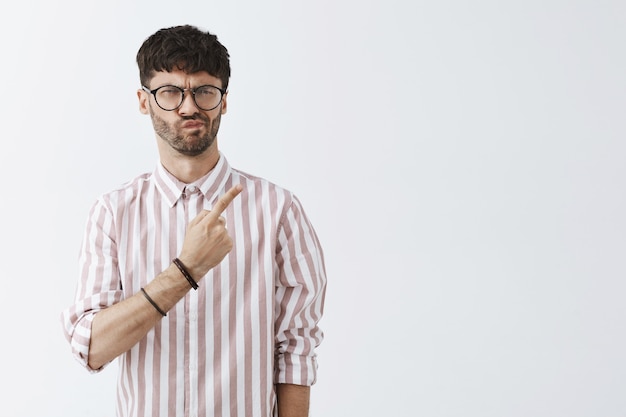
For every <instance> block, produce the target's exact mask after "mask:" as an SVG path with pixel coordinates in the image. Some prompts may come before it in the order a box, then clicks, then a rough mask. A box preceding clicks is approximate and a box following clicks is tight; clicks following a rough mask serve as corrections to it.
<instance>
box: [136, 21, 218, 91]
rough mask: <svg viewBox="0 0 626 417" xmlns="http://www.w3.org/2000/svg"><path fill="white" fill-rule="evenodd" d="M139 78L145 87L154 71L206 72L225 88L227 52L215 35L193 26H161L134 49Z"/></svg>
mask: <svg viewBox="0 0 626 417" xmlns="http://www.w3.org/2000/svg"><path fill="white" fill-rule="evenodd" d="M137 65H138V66H139V80H140V81H141V84H142V85H145V86H147V85H148V82H149V81H150V80H151V79H152V77H153V76H154V73H155V72H158V71H168V72H169V71H172V70H175V69H180V70H183V71H185V72H186V73H188V74H193V73H195V72H200V71H206V72H208V73H209V74H210V75H212V76H213V77H216V78H219V79H220V80H221V81H222V88H223V89H224V90H226V89H228V80H229V78H230V55H229V54H228V50H227V49H226V48H225V47H224V45H222V44H221V43H220V42H219V41H218V40H217V36H215V35H214V34H212V33H209V32H203V31H202V30H200V29H198V28H197V27H195V26H190V25H183V26H174V27H170V28H164V29H160V30H159V31H157V32H155V33H154V34H153V35H151V36H150V37H149V38H148V39H146V40H145V41H144V43H143V44H142V45H141V47H140V48H139V51H138V52H137Z"/></svg>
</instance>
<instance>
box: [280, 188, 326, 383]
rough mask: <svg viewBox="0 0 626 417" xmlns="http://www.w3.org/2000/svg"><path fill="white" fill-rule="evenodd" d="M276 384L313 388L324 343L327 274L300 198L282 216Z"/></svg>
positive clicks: (316, 240) (318, 245)
mask: <svg viewBox="0 0 626 417" xmlns="http://www.w3.org/2000/svg"><path fill="white" fill-rule="evenodd" d="M276 259H277V265H278V278H277V280H276V304H275V308H276V316H275V317H276V319H275V320H276V321H275V332H276V344H275V355H276V358H275V377H274V380H275V383H277V384H281V383H287V384H296V385H306V386H310V385H313V384H314V383H315V381H316V379H317V360H316V354H315V348H316V347H317V346H319V344H320V343H321V342H322V339H323V332H322V331H321V330H320V328H319V326H318V323H319V321H320V319H321V318H322V314H323V310H324V297H325V291H326V272H325V266H324V257H323V253H322V248H321V246H320V243H319V240H318V238H317V235H316V233H315V231H314V229H313V227H312V225H311V223H310V222H309V220H308V219H307V217H306V215H305V213H304V210H303V209H302V206H301V204H300V202H299V201H298V199H297V198H296V197H295V196H293V200H292V202H291V204H290V205H289V207H288V209H287V210H286V212H285V214H284V215H283V217H282V220H281V222H280V224H279V231H278V245H277V256H276Z"/></svg>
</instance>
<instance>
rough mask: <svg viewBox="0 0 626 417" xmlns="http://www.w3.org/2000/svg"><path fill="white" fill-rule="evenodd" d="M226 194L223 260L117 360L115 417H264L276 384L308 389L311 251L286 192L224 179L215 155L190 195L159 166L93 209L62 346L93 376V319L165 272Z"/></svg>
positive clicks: (318, 287) (314, 252) (317, 288)
mask: <svg viewBox="0 0 626 417" xmlns="http://www.w3.org/2000/svg"><path fill="white" fill-rule="evenodd" d="M236 184H241V185H242V186H243V191H242V192H241V194H239V196H237V197H236V198H235V200H234V201H233V202H232V203H231V204H230V205H229V206H228V208H227V209H226V211H224V213H223V214H222V216H223V217H224V218H225V219H226V225H227V228H228V231H229V232H230V234H231V237H232V239H233V250H232V251H231V252H230V253H229V254H228V255H227V256H226V257H225V258H224V260H223V261H222V262H221V263H220V264H219V265H217V266H216V267H215V268H213V269H212V270H211V271H209V272H208V273H207V275H206V276H205V277H204V279H203V280H202V281H201V282H200V287H199V288H198V290H197V291H193V290H191V291H189V293H187V295H186V296H185V297H184V298H183V299H181V300H180V301H179V302H178V303H177V304H176V305H175V307H174V308H172V309H171V310H170V311H169V313H168V314H167V316H166V317H164V318H163V319H162V320H161V321H160V322H159V323H158V324H157V325H156V326H155V327H154V328H153V329H152V330H151V331H150V332H149V333H148V334H147V335H146V336H145V337H144V338H143V339H142V340H141V341H140V342H139V343H137V344H136V345H135V346H134V347H133V348H132V349H130V350H129V351H128V352H126V353H124V354H122V355H120V356H119V357H118V359H117V361H118V364H119V367H118V369H119V374H118V386H117V405H116V411H117V415H118V416H119V417H127V416H128V417H130V416H133V417H147V416H150V417H153V416H154V417H156V416H158V417H165V416H167V417H174V416H176V417H180V416H192V417H196V416H198V417H204V416H207V417H208V416H216V417H217V416H222V417H244V416H245V417H269V416H272V415H275V413H276V407H275V402H276V395H275V390H274V384H277V383H290V384H298V385H308V386H310V385H313V384H314V382H315V380H316V374H317V362H316V355H315V348H316V347H317V346H318V345H319V344H320V343H321V341H322V338H323V334H322V332H321V330H320V329H319V327H318V322H319V320H320V318H321V316H322V312H323V305H324V294H325V288H326V274H325V269H324V259H323V254H322V250H321V247H320V244H319V241H318V239H317V236H316V234H315V231H314V230H313V227H312V226H311V223H310V222H309V220H308V219H307V217H306V215H305V213H304V211H303V208H302V206H301V204H300V202H299V201H298V199H297V198H296V197H295V196H294V195H293V194H292V193H291V192H289V191H287V190H285V189H283V188H281V187H279V186H277V185H275V184H272V183H271V182H269V181H267V180H264V179H262V178H258V177H254V176H251V175H249V174H246V173H244V172H241V171H238V170H235V169H233V168H232V167H231V166H230V165H229V164H228V162H227V160H226V158H225V157H224V156H223V155H220V159H219V162H218V164H217V165H216V166H215V168H214V169H213V170H211V172H209V173H208V174H207V175H206V176H204V177H203V178H200V179H199V180H197V181H195V182H194V183H192V184H185V183H182V182H180V181H179V180H177V179H176V178H175V177H174V176H172V175H171V174H170V173H169V172H167V171H166V170H165V168H164V167H163V166H162V165H161V164H158V165H157V167H156V169H155V170H154V172H152V173H151V174H144V175H141V176H139V177H137V178H136V179H134V180H133V181H130V182H128V183H126V184H125V185H124V186H122V187H121V188H119V189H117V190H114V191H112V192H110V193H107V194H104V195H103V196H101V197H100V198H99V199H98V200H97V201H96V202H95V204H94V205H93V207H92V209H91V210H90V213H89V216H88V221H87V225H86V228H85V233H84V239H83V243H82V247H81V251H80V257H79V282H78V286H77V289H76V297H75V302H74V304H73V305H72V306H70V307H69V308H68V309H66V310H65V311H64V312H63V314H62V320H63V325H64V331H65V335H66V337H67V339H68V341H69V342H70V346H71V349H72V352H73V354H74V355H75V357H76V358H77V359H78V360H79V362H80V363H82V365H83V366H85V367H86V368H87V370H88V371H90V372H98V371H99V370H94V369H90V368H89V366H88V364H87V358H88V355H89V340H90V336H91V323H92V320H93V317H94V315H95V314H97V313H98V311H100V310H102V309H105V308H107V307H109V306H111V305H113V304H115V303H117V302H120V301H121V300H123V299H124V298H126V297H130V296H131V295H133V294H135V293H137V292H138V291H140V289H141V288H142V287H143V286H145V285H146V283H147V282H149V281H150V280H151V279H153V278H154V277H155V276H156V275H158V274H159V273H160V272H161V271H163V270H165V269H166V268H167V267H168V266H169V265H170V264H171V261H172V259H173V258H175V257H176V256H178V254H179V253H180V250H181V249H182V243H183V238H184V236H185V230H186V227H187V224H188V222H189V221H190V220H192V219H193V218H194V217H195V216H196V215H197V214H198V213H199V212H200V211H201V210H203V209H208V210H210V209H211V207H212V204H214V203H215V201H216V200H217V199H218V198H219V196H220V195H222V194H223V193H225V191H226V190H228V189H230V188H231V187H232V186H234V185H236ZM107 365H108V364H107ZM105 366H106V365H105ZM101 369H102V368H101Z"/></svg>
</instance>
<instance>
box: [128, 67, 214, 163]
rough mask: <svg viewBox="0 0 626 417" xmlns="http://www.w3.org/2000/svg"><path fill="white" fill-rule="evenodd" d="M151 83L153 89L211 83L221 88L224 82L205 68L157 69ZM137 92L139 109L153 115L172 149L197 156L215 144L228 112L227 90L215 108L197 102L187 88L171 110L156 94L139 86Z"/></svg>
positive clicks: (153, 119)
mask: <svg viewBox="0 0 626 417" xmlns="http://www.w3.org/2000/svg"><path fill="white" fill-rule="evenodd" d="M149 84H150V85H147V86H146V87H148V88H149V89H150V90H154V89H156V88H159V87H161V86H164V85H174V86H177V87H180V88H196V87H199V86H202V85H207V84H208V85H213V86H215V87H219V88H222V82H221V81H220V80H219V79H218V78H215V77H213V76H211V75H209V74H208V73H206V72H198V73H194V74H187V73H185V72H184V71H181V70H175V71H172V72H165V71H161V72H157V73H156V75H155V76H154V77H153V78H152V80H150V83H149ZM137 94H138V96H139V107H140V111H141V112H142V113H144V114H149V115H150V117H151V119H152V125H153V126H154V131H155V133H156V134H157V136H158V137H159V138H161V139H162V140H163V141H164V142H166V143H167V144H168V145H169V146H170V147H171V148H172V149H173V150H175V151H177V152H178V153H180V154H183V155H187V156H197V155H201V154H202V153H204V152H205V151H206V150H207V149H209V148H210V147H211V146H214V143H215V138H216V137H217V132H218V130H219V127H220V120H221V116H222V114H224V113H226V94H225V95H224V97H223V98H222V102H221V103H220V104H219V105H218V106H217V107H216V108H215V109H213V110H208V111H205V110H201V109H199V108H198V107H197V106H196V104H195V102H194V100H193V94H192V93H191V91H189V90H187V91H185V98H184V100H183V103H182V104H181V105H180V107H178V108H177V109H176V110H172V111H166V110H163V109H161V108H160V107H159V106H158V105H157V103H156V102H155V98H154V96H153V95H152V94H150V93H148V92H146V91H143V90H140V91H139V92H138V93H137Z"/></svg>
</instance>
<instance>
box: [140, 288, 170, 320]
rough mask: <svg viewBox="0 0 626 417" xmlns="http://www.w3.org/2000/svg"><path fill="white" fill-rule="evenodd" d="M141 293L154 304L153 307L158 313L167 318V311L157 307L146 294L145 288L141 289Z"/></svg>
mask: <svg viewBox="0 0 626 417" xmlns="http://www.w3.org/2000/svg"><path fill="white" fill-rule="evenodd" d="M141 292H142V293H143V296H144V297H146V300H148V301H149V302H150V304H152V307H154V308H156V311H158V312H159V313H161V315H162V316H163V317H165V316H167V314H166V313H165V311H163V310H161V308H160V307H159V306H158V305H157V303H155V302H154V300H153V299H152V298H151V297H150V296H149V295H148V293H147V292H146V290H144V289H143V288H142V289H141Z"/></svg>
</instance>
